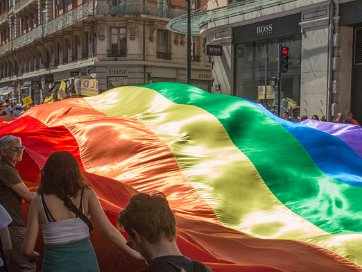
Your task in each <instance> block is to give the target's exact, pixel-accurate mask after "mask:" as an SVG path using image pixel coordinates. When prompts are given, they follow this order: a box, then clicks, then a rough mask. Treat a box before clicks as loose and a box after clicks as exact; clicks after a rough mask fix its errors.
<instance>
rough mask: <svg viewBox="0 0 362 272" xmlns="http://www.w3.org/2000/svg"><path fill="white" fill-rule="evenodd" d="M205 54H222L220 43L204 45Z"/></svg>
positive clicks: (219, 55)
mask: <svg viewBox="0 0 362 272" xmlns="http://www.w3.org/2000/svg"><path fill="white" fill-rule="evenodd" d="M206 54H207V55H208V56H218V57H221V56H222V46H221V45H211V44H208V45H206Z"/></svg>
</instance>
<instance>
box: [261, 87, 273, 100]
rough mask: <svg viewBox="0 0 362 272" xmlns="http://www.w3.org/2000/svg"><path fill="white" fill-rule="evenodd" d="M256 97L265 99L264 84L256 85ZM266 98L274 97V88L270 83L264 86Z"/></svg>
mask: <svg viewBox="0 0 362 272" xmlns="http://www.w3.org/2000/svg"><path fill="white" fill-rule="evenodd" d="M258 99H259V100H260V99H265V86H258ZM266 99H275V96H274V89H273V88H272V86H270V85H268V86H267V88H266Z"/></svg>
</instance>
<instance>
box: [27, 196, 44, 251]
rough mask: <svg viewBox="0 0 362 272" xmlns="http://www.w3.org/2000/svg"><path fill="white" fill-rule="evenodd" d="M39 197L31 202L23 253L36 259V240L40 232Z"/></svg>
mask: <svg viewBox="0 0 362 272" xmlns="http://www.w3.org/2000/svg"><path fill="white" fill-rule="evenodd" d="M39 201H40V199H39V196H37V197H36V198H34V199H33V200H32V201H31V202H30V208H29V215H28V223H27V225H26V234H25V241H24V245H23V252H24V254H25V255H27V256H29V257H36V256H37V255H38V253H35V252H34V248H35V243H36V239H37V237H38V232H39V205H40V203H39Z"/></svg>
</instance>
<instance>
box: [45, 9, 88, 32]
mask: <svg viewBox="0 0 362 272" xmlns="http://www.w3.org/2000/svg"><path fill="white" fill-rule="evenodd" d="M92 15H93V5H92V3H89V2H86V3H84V4H83V5H81V6H79V7H77V8H75V9H73V10H71V11H68V12H67V13H65V14H64V15H62V16H59V17H57V18H55V19H53V20H51V21H49V22H47V23H46V24H45V27H44V36H45V35H49V34H52V33H54V32H56V31H59V30H61V29H63V28H65V27H67V26H70V25H73V24H75V23H76V22H80V21H82V20H84V19H87V18H88V17H89V16H92Z"/></svg>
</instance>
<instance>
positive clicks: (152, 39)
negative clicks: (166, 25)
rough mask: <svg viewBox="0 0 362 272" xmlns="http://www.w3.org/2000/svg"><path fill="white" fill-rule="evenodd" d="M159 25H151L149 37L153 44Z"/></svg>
mask: <svg viewBox="0 0 362 272" xmlns="http://www.w3.org/2000/svg"><path fill="white" fill-rule="evenodd" d="M157 27H158V25H157V24H156V23H152V24H150V36H149V38H148V39H149V40H150V42H153V41H154V40H155V38H154V36H155V32H156V30H157Z"/></svg>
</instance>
